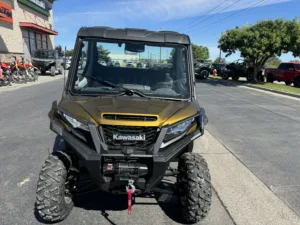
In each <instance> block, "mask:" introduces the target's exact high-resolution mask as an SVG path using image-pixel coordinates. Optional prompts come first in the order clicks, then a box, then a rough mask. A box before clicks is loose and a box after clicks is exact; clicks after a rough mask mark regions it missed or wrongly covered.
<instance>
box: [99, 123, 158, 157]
mask: <svg viewBox="0 0 300 225" xmlns="http://www.w3.org/2000/svg"><path fill="white" fill-rule="evenodd" d="M103 133H104V136H105V140H106V143H107V145H108V147H109V149H110V150H121V149H122V148H123V147H134V148H135V150H140V151H147V150H149V149H150V148H151V147H152V146H153V145H154V143H155V141H156V138H157V133H158V129H157V127H131V126H112V125H104V126H103ZM114 134H118V135H125V136H126V135H141V134H145V137H146V138H145V140H143V141H140V140H139V141H136V140H126V141H125V140H114V139H113V135H114Z"/></svg>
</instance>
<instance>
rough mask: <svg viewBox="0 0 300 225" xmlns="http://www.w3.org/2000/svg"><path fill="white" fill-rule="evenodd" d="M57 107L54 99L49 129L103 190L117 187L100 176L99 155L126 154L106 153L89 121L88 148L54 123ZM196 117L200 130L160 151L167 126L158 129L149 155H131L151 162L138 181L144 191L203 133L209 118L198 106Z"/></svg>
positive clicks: (103, 144) (104, 145)
mask: <svg viewBox="0 0 300 225" xmlns="http://www.w3.org/2000/svg"><path fill="white" fill-rule="evenodd" d="M56 109H58V110H61V109H59V107H57V102H56V101H55V102H53V104H52V109H51V111H50V112H49V114H48V115H49V117H50V129H51V130H52V131H53V132H55V133H56V134H58V135H59V136H61V137H62V138H63V139H64V141H65V142H67V143H68V144H69V145H70V146H71V148H72V150H73V151H74V152H75V153H76V155H77V156H78V157H79V158H80V159H81V161H82V163H83V166H84V167H85V168H86V169H87V170H88V172H89V175H90V176H91V178H92V179H93V180H94V181H95V183H96V184H97V185H98V186H99V187H100V188H101V189H102V190H103V191H109V190H110V189H112V188H113V187H114V186H117V185H118V184H111V183H110V181H109V180H107V179H106V178H105V177H104V176H102V174H103V173H102V167H101V160H102V157H120V158H124V159H125V158H126V155H124V154H123V153H121V152H119V153H115V152H114V153H111V152H109V151H108V149H107V146H106V144H105V143H103V142H101V141H100V133H99V132H98V129H97V127H96V126H95V125H94V124H92V123H90V124H88V126H89V129H90V132H91V136H92V138H93V141H94V145H95V149H91V148H90V147H88V146H87V145H86V144H84V143H83V142H81V141H80V140H78V139H77V138H76V137H75V136H73V135H72V134H71V133H69V132H68V131H66V130H65V129H64V128H62V127H61V126H60V125H59V124H58V123H57V122H55V120H54V119H53V112H54V110H56ZM196 120H198V121H197V122H198V124H200V127H199V130H196V131H195V132H193V133H191V134H189V135H186V136H185V137H183V138H182V139H180V140H178V141H177V142H175V143H174V144H171V145H169V146H167V147H165V148H164V149H163V150H162V149H160V146H161V144H162V141H163V139H164V136H165V133H166V131H167V129H168V127H163V128H162V129H161V131H160V134H159V136H158V138H157V141H156V143H155V145H154V149H153V153H152V154H131V155H130V158H151V159H152V161H153V167H152V175H151V177H150V178H149V179H148V180H147V181H144V182H141V183H140V184H139V187H140V188H141V189H142V191H143V192H146V193H147V192H151V190H152V188H154V187H155V186H156V185H157V184H158V183H159V182H160V181H161V179H162V178H163V177H164V175H165V172H166V170H167V168H168V165H169V162H171V161H172V160H173V159H174V158H175V157H176V156H177V155H179V154H180V153H182V151H181V150H182V149H184V148H185V147H186V146H187V145H189V144H190V143H191V142H193V140H195V139H196V138H198V137H200V136H202V135H203V134H204V125H205V124H207V123H208V119H207V117H206V114H205V111H204V109H202V108H201V110H200V112H199V113H198V115H197V116H196ZM127 157H128V156H127Z"/></svg>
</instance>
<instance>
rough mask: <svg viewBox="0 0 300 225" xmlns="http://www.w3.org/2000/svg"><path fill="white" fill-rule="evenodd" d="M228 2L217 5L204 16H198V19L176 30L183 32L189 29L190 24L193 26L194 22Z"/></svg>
mask: <svg viewBox="0 0 300 225" xmlns="http://www.w3.org/2000/svg"><path fill="white" fill-rule="evenodd" d="M227 1H228V0H225V1H224V2H222V3H221V4H219V5H217V6H216V7H215V8H213V9H212V10H210V11H208V12H207V13H205V14H204V15H202V16H200V17H199V18H196V19H195V20H194V21H193V22H191V23H188V24H186V25H185V26H182V27H180V28H178V29H177V30H181V29H183V30H185V29H187V28H189V26H190V25H191V24H193V23H194V22H196V21H197V20H199V19H201V18H202V17H204V16H206V15H207V14H209V13H210V12H212V11H214V10H215V9H217V8H219V7H220V6H221V5H223V4H224V3H225V2H227Z"/></svg>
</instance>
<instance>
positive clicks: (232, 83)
mask: <svg viewBox="0 0 300 225" xmlns="http://www.w3.org/2000/svg"><path fill="white" fill-rule="evenodd" d="M196 83H199V84H200V83H204V84H209V85H212V86H230V87H238V86H246V85H247V84H248V82H247V81H243V80H239V81H232V80H223V79H220V78H208V79H205V80H204V79H197V80H196Z"/></svg>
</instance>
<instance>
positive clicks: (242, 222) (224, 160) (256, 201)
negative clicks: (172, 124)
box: [194, 131, 300, 225]
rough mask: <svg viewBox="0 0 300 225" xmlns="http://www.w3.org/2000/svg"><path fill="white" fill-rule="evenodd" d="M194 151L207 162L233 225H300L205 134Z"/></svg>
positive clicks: (296, 217)
mask: <svg viewBox="0 0 300 225" xmlns="http://www.w3.org/2000/svg"><path fill="white" fill-rule="evenodd" d="M194 151H195V152H198V153H200V154H201V155H202V156H203V157H204V158H205V159H206V161H207V163H208V166H209V169H210V173H211V177H212V184H213V187H214V189H215V191H216V193H217V195H218V196H219V197H220V199H221V201H222V203H223V205H224V207H225V208H226V209H227V211H228V213H229V214H230V216H231V218H232V220H233V221H234V223H235V224H237V225H248V224H249V225H271V224H272V225H299V224H300V218H299V217H298V216H297V215H296V214H295V213H294V211H292V210H291V209H290V208H289V207H288V206H287V205H286V204H285V203H284V202H283V201H282V200H281V199H279V198H278V197H277V196H276V195H275V194H274V192H272V191H271V190H270V189H269V188H268V187H267V186H266V185H265V184H264V183H263V182H262V181H261V180H260V179H259V178H257V177H256V176H255V175H254V174H253V173H252V172H251V171H250V170H249V169H248V168H247V167H246V166H245V165H244V164H243V163H242V162H241V161H239V160H238V159H237V158H236V157H235V156H234V155H233V154H232V152H231V151H230V149H227V148H226V147H225V146H224V145H223V144H222V143H221V142H219V141H218V140H217V139H216V138H215V137H213V136H212V135H211V134H210V133H209V132H208V131H206V133H205V135H204V136H203V137H201V138H200V139H198V140H197V141H196V142H195V146H194Z"/></svg>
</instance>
